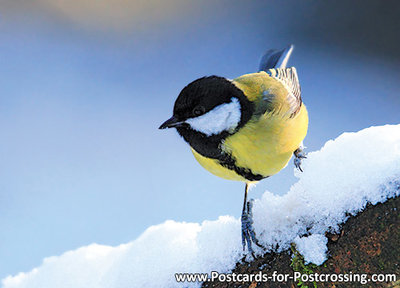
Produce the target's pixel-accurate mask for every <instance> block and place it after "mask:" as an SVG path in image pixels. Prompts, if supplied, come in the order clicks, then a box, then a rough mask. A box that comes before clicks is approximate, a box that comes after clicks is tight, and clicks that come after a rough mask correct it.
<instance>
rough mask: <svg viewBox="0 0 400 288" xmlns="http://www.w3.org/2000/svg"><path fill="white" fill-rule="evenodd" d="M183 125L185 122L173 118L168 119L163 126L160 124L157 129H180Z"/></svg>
mask: <svg viewBox="0 0 400 288" xmlns="http://www.w3.org/2000/svg"><path fill="white" fill-rule="evenodd" d="M183 123H185V121H178V119H176V118H175V117H174V116H172V117H171V118H169V119H168V120H167V121H165V122H164V123H163V124H161V126H160V127H158V129H165V128H173V127H180V126H182V124H183Z"/></svg>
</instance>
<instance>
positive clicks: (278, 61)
mask: <svg viewBox="0 0 400 288" xmlns="http://www.w3.org/2000/svg"><path fill="white" fill-rule="evenodd" d="M293 48H294V46H293V45H289V46H288V47H286V48H285V49H283V50H276V49H271V50H268V51H267V52H265V54H264V56H263V57H262V58H261V61H260V67H259V71H268V70H269V69H272V68H286V65H287V62H288V61H289V58H290V55H291V54H292V51H293Z"/></svg>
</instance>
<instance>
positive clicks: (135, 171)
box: [0, 0, 400, 278]
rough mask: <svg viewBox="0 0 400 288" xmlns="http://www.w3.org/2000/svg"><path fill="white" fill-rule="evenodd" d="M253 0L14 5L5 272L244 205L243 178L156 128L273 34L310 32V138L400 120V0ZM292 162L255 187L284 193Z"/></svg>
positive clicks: (275, 43)
mask: <svg viewBox="0 0 400 288" xmlns="http://www.w3.org/2000/svg"><path fill="white" fill-rule="evenodd" d="M67 2H68V1H67ZM67 2H65V3H67ZM246 2H247V1H243V2H239V1H208V2H207V1H204V2H201V3H200V1H196V2H195V1H193V2H191V1H178V0H175V1H170V2H168V5H166V4H165V2H163V3H164V4H162V3H161V2H158V1H150V2H149V3H150V4H143V3H140V2H135V1H131V2H129V3H128V2H126V1H122V0H116V1H114V2H113V5H111V4H110V6H107V4H105V6H104V5H103V6H104V7H100V6H99V2H98V1H92V0H84V1H83V2H82V1H69V2H68V4H65V3H64V4H59V5H53V4H51V1H47V0H37V1H32V2H30V3H29V4H27V3H24V1H11V0H10V1H5V2H4V3H2V4H1V5H0V18H1V25H0V133H1V141H0V160H1V161H0V231H1V232H0V259H1V261H0V277H1V278H3V277H5V276H6V275H8V274H15V273H17V272H20V271H28V270H30V269H32V268H33V267H35V266H38V265H39V264H40V263H41V261H42V259H43V258H44V257H47V256H51V255H59V254H61V253H63V252H65V251H67V250H71V249H75V248H77V247H80V246H83V245H87V244H90V243H93V242H96V243H100V244H106V245H118V244H121V243H125V242H128V241H131V240H133V239H135V238H136V237H137V236H138V235H139V234H140V233H141V232H143V231H144V230H145V229H146V228H147V227H148V226H150V225H153V224H158V223H161V222H164V221H165V220H167V219H173V220H176V221H187V222H201V221H203V220H206V219H216V218H217V217H218V216H219V215H226V214H230V215H234V216H236V217H239V215H240V213H241V205H242V200H243V199H242V197H243V189H244V187H243V186H244V185H243V184H242V183H239V182H230V181H227V180H223V179H219V178H217V177H215V176H213V175H211V174H209V173H208V172H207V171H205V170H203V168H201V167H200V165H199V164H198V163H197V162H196V161H195V160H194V158H193V156H192V155H191V152H190V150H189V148H188V146H187V145H186V144H185V143H184V141H183V140H182V139H180V137H179V136H178V135H177V133H176V132H175V131H173V130H169V131H160V130H158V129H157V128H158V126H159V125H160V124H161V123H162V122H163V121H164V120H166V119H167V118H169V117H170V115H171V113H172V107H173V103H174V101H175V98H176V97H177V95H178V94H179V92H180V90H181V89H182V88H183V87H184V86H185V85H186V84H188V83H189V82H191V81H193V80H194V79H196V78H199V77H202V76H205V75H213V74H215V75H220V76H225V77H227V78H234V77H237V76H239V75H242V74H245V73H251V72H255V71H256V69H257V67H258V61H259V59H260V56H261V55H262V53H263V52H264V51H265V50H266V49H269V48H281V47H284V46H286V45H287V44H289V43H294V44H295V45H296V48H295V51H294V54H293V58H292V59H291V61H290V65H293V66H296V67H297V70H298V74H299V78H300V81H301V85H302V95H303V99H304V102H305V103H306V105H307V107H308V109H309V113H310V127H309V134H308V136H307V138H306V141H305V145H306V146H307V147H308V151H313V150H317V149H319V148H320V147H321V146H322V145H323V144H324V143H325V142H326V141H327V140H329V139H332V138H335V137H337V136H338V135H340V134H341V133H342V132H346V131H357V130H360V129H362V128H365V127H369V126H371V125H383V124H395V123H399V112H398V111H399V109H400V97H399V89H400V82H399V79H400V71H399V68H398V67H399V64H400V54H399V52H398V51H397V49H396V47H398V44H399V42H400V40H399V36H398V33H397V32H396V33H395V32H394V31H398V29H399V28H400V25H399V20H398V19H397V18H398V12H399V5H398V4H397V3H395V2H394V1H393V2H392V1H384V2H382V1H362V4H361V2H359V1H353V2H352V3H347V2H346V1H326V2H325V3H323V4H321V3H320V1H307V2H298V1H253V2H251V3H246ZM321 2H322V1H321ZM60 3H63V2H60ZM124 5H126V7H125V6H124ZM354 15H356V16H354ZM396 44H397V45H396ZM293 168H294V167H293V165H289V166H288V167H287V168H285V169H284V170H283V171H282V172H281V173H280V174H278V175H276V176H274V177H271V178H270V179H266V180H264V181H262V182H261V183H259V184H258V185H257V187H256V188H255V189H253V190H252V191H251V197H254V198H257V197H260V196H261V194H262V193H263V191H265V190H266V189H268V190H270V191H272V192H274V193H276V194H283V193H285V192H286V191H287V190H288V189H289V187H290V185H291V184H293V183H294V181H295V180H296V179H295V177H294V176H293ZM354 173H357V171H354ZM321 193H323V191H321Z"/></svg>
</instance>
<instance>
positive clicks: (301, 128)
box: [159, 45, 308, 253]
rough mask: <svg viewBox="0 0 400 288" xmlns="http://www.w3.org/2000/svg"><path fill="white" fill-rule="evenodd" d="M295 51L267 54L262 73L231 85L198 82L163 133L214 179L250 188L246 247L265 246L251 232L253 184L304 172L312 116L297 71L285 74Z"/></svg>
mask: <svg viewBox="0 0 400 288" xmlns="http://www.w3.org/2000/svg"><path fill="white" fill-rule="evenodd" d="M292 51H293V45H290V46H289V47H287V48H286V49H283V50H269V51H267V52H266V53H265V55H264V56H263V57H262V59H261V63H260V68H259V72H257V73H252V74H246V75H243V76H240V77H238V78H235V79H233V80H229V79H227V78H224V77H219V76H208V77H203V78H200V79H197V80H195V81H193V82H192V83H190V84H189V85H187V86H186V87H185V88H183V90H182V91H181V92H180V94H179V96H178V98H177V99H176V101H175V105H174V110H173V116H172V117H171V118H170V119H168V120H167V121H165V122H164V123H163V124H162V125H161V126H160V127H159V129H165V128H176V130H177V131H178V133H179V135H181V136H182V137H183V139H184V140H185V141H186V142H187V143H188V144H189V145H190V147H191V150H192V152H193V154H194V157H195V158H196V160H197V161H198V162H199V163H200V164H201V165H202V166H203V167H204V168H205V169H207V170H208V171H210V172H211V173H213V174H215V175H217V176H219V177H222V178H225V179H229V180H239V181H243V182H245V183H246V186H245V193H244V202H243V210H242V218H241V222H242V244H243V250H245V246H246V243H247V246H248V250H249V252H251V253H253V250H252V247H251V242H252V241H253V242H254V243H255V244H257V245H258V246H261V245H260V244H259V243H258V241H257V239H256V236H255V233H254V230H253V227H252V223H253V220H252V217H251V216H252V212H251V207H252V202H251V201H249V202H248V201H247V193H248V189H249V184H250V183H252V182H257V181H260V180H262V179H264V178H267V177H269V176H271V175H274V174H276V173H278V172H279V171H280V170H282V169H283V168H284V167H285V166H286V165H287V164H288V162H289V160H290V158H291V157H292V154H294V155H295V159H294V163H295V166H296V167H297V168H299V169H300V170H301V167H300V163H301V159H302V158H305V154H304V152H303V151H302V142H303V139H304V138H305V136H306V134H307V128H308V113H307V109H306V106H305V105H304V104H303V102H302V99H301V93H300V84H299V80H298V77H297V72H296V68H294V67H291V68H286V64H287V62H288V60H289V58H290V55H291V53H292Z"/></svg>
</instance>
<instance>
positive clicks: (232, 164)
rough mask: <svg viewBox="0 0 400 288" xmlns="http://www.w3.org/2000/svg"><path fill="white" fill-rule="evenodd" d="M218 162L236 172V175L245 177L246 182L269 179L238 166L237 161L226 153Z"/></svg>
mask: <svg viewBox="0 0 400 288" xmlns="http://www.w3.org/2000/svg"><path fill="white" fill-rule="evenodd" d="M218 160H219V164H221V166H223V167H225V168H228V169H229V170H233V171H235V172H236V174H238V175H240V176H242V177H244V178H245V179H246V180H249V181H260V180H262V179H264V178H267V177H268V176H263V175H261V174H254V173H253V172H252V171H251V169H249V168H243V167H239V166H236V161H235V160H234V159H233V158H232V156H231V155H230V154H227V153H224V156H223V157H222V158H220V159H218Z"/></svg>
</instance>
